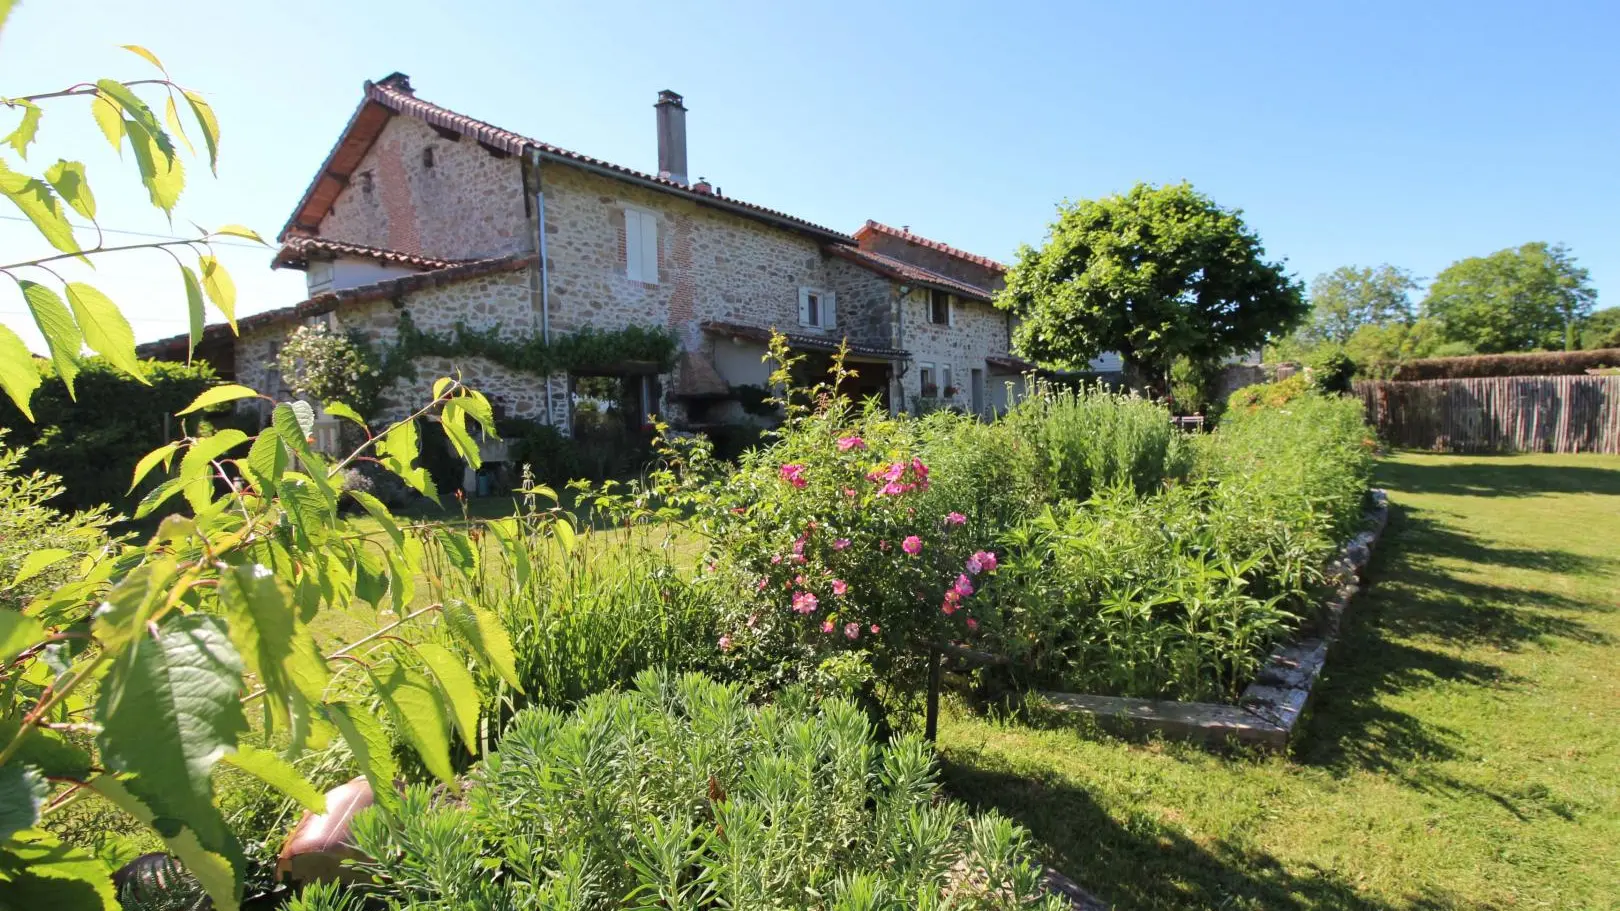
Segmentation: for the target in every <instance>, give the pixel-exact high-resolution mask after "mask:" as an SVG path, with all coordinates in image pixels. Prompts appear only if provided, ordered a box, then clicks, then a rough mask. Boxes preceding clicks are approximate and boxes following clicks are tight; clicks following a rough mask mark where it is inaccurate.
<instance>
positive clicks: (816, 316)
mask: <svg viewBox="0 0 1620 911" xmlns="http://www.w3.org/2000/svg"><path fill="white" fill-rule="evenodd" d="M837 308H838V295H836V294H833V293H832V292H831V291H818V290H816V289H815V288H800V289H799V325H801V326H812V327H814V328H816V329H832V328H834V327H835V326H837V325H838V309H837Z"/></svg>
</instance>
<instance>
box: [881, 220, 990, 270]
mask: <svg viewBox="0 0 1620 911" xmlns="http://www.w3.org/2000/svg"><path fill="white" fill-rule="evenodd" d="M867 231H876V232H878V233H879V234H887V235H889V236H890V237H898V238H901V239H902V240H907V241H910V242H911V243H914V244H916V245H918V246H920V247H927V248H928V249H930V250H934V251H937V252H939V253H944V254H945V255H947V256H954V257H956V258H957V259H961V260H966V261H967V262H970V263H973V264H975V265H979V266H983V267H985V268H986V269H991V270H993V271H996V272H1006V271H1007V266H1006V265H1005V264H1003V263H999V262H997V261H995V260H993V259H991V258H990V257H988V256H980V255H979V254H977V253H969V252H968V251H966V250H963V249H962V248H960V247H953V246H951V245H950V244H947V243H945V242H943V241H938V240H933V239H931V238H927V237H924V236H922V235H921V234H913V233H912V232H911V229H910V228H894V227H890V226H889V225H886V224H884V223H883V222H880V221H876V220H874V219H870V218H868V219H867V220H866V224H864V225H862V226H860V227H859V228H857V229H855V236H856V237H860V236H861V234H862V233H864V232H867Z"/></svg>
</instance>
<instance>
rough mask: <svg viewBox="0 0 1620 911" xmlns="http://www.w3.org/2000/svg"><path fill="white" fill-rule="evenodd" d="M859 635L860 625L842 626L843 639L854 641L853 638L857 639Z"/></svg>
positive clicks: (848, 624) (849, 624)
mask: <svg viewBox="0 0 1620 911" xmlns="http://www.w3.org/2000/svg"><path fill="white" fill-rule="evenodd" d="M860 634H861V625H860V624H859V623H846V624H844V638H845V639H854V638H857V637H859V636H860Z"/></svg>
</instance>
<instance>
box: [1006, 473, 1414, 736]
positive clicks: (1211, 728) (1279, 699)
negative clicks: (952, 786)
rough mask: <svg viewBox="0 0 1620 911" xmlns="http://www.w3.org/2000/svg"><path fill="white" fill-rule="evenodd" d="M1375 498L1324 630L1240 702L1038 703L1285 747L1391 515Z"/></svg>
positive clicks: (1278, 659)
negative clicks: (1229, 703)
mask: <svg viewBox="0 0 1620 911" xmlns="http://www.w3.org/2000/svg"><path fill="white" fill-rule="evenodd" d="M1370 497H1371V500H1372V507H1371V508H1370V509H1369V510H1368V511H1367V528H1366V529H1365V530H1363V531H1361V532H1360V533H1358V534H1357V535H1355V537H1353V538H1351V539H1350V540H1349V541H1348V542H1347V543H1346V544H1345V546H1344V548H1343V549H1342V550H1341V551H1340V553H1339V556H1338V557H1337V558H1336V559H1334V560H1333V561H1332V562H1331V563H1330V564H1329V566H1328V576H1329V578H1330V579H1334V580H1335V581H1336V582H1337V584H1338V588H1337V589H1336V590H1335V591H1334V593H1333V596H1332V597H1331V598H1329V599H1328V601H1327V603H1326V604H1324V605H1323V611H1322V619H1321V622H1320V623H1319V624H1318V633H1319V635H1317V636H1313V637H1310V638H1306V639H1301V640H1298V641H1296V642H1293V643H1291V644H1289V645H1286V646H1282V647H1280V648H1278V649H1277V650H1275V651H1274V652H1272V654H1271V657H1270V658H1269V659H1268V660H1267V661H1266V663H1265V665H1264V666H1263V667H1262V668H1261V669H1260V672H1259V674H1257V675H1256V676H1255V679H1254V680H1253V681H1252V682H1251V683H1250V684H1249V685H1248V687H1247V688H1246V689H1245V690H1244V691H1243V695H1242V696H1241V697H1240V698H1239V700H1238V704H1237V705H1224V704H1219V703H1209V702H1180V701H1171V700H1154V699H1132V698H1128V697H1122V696H1094V695H1089V694H1078V693H1055V692H1040V693H1037V694H1036V695H1035V697H1034V700H1035V702H1036V703H1037V704H1038V705H1040V706H1043V707H1045V708H1049V709H1052V710H1054V711H1057V712H1061V713H1064V714H1074V715H1080V716H1084V717H1089V718H1092V719H1094V720H1095V721H1096V723H1097V724H1098V725H1100V726H1102V727H1105V728H1108V729H1112V730H1115V731H1121V732H1128V733H1160V734H1164V735H1166V736H1171V737H1179V738H1186V739H1192V740H1198V741H1202V742H1205V743H1211V744H1219V743H1227V742H1230V741H1233V740H1235V741H1237V742H1239V743H1242V744H1247V745H1251V746H1256V747H1260V748H1263V749H1269V750H1276V751H1279V752H1281V751H1283V750H1286V749H1287V747H1288V743H1289V741H1290V740H1291V739H1292V737H1293V733H1294V727H1295V725H1297V724H1298V722H1299V719H1300V717H1301V716H1302V715H1303V714H1304V712H1305V707H1306V706H1307V705H1308V704H1309V702H1310V698H1311V690H1312V688H1313V687H1314V686H1315V685H1316V680H1317V678H1318V677H1319V676H1321V673H1322V667H1323V665H1324V664H1326V662H1327V655H1328V651H1329V650H1330V649H1331V648H1332V646H1333V643H1334V641H1335V640H1336V639H1337V638H1338V634H1339V623H1340V619H1341V617H1342V616H1343V615H1344V612H1345V610H1346V609H1348V608H1349V606H1350V599H1351V598H1353V597H1355V594H1356V592H1357V591H1358V590H1359V588H1360V586H1359V585H1358V584H1357V580H1358V579H1359V578H1360V576H1361V574H1362V573H1363V571H1364V570H1365V569H1366V566H1367V562H1368V561H1369V560H1370V559H1371V558H1372V549H1373V548H1374V547H1375V546H1377V543H1378V539H1379V537H1380V536H1381V535H1382V534H1383V531H1384V525H1385V523H1386V522H1387V521H1388V518H1389V499H1388V497H1387V496H1386V495H1385V493H1384V491H1382V490H1376V489H1375V490H1373V491H1371V494H1370Z"/></svg>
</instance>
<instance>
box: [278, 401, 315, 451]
mask: <svg viewBox="0 0 1620 911" xmlns="http://www.w3.org/2000/svg"><path fill="white" fill-rule="evenodd" d="M271 419H272V420H273V421H274V423H275V426H276V432H278V433H280V434H281V435H282V437H283V438H284V439H288V440H289V441H290V440H292V439H297V440H300V441H302V442H303V444H304V445H306V446H307V445H309V438H310V436H311V435H312V434H314V433H315V409H314V407H313V406H311V405H310V404H309V403H308V402H282V403H281V404H279V405H277V406H276V410H275V413H274V414H273V415H271ZM294 445H295V446H296V445H297V444H294Z"/></svg>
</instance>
